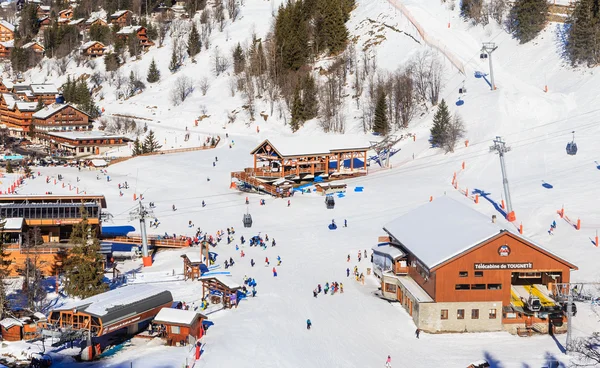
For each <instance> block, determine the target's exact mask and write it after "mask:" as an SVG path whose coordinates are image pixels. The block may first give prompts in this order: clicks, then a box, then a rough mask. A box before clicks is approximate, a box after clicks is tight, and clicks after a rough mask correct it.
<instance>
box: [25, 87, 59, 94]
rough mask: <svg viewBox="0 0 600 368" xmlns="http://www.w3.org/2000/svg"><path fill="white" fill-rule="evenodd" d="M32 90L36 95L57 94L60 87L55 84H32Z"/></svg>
mask: <svg viewBox="0 0 600 368" xmlns="http://www.w3.org/2000/svg"><path fill="white" fill-rule="evenodd" d="M30 87H31V91H32V92H33V93H34V94H36V95H55V94H57V93H58V88H56V86H55V85H54V84H32V85H30Z"/></svg>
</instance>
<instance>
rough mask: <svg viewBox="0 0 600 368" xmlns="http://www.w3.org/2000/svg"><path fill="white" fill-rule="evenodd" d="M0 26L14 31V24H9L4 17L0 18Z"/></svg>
mask: <svg viewBox="0 0 600 368" xmlns="http://www.w3.org/2000/svg"><path fill="white" fill-rule="evenodd" d="M0 26H2V27H4V28H6V29H8V30H9V31H11V32H14V31H15V26H14V25H12V24H10V23H8V22H7V21H5V20H4V19H0Z"/></svg>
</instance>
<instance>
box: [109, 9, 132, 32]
mask: <svg viewBox="0 0 600 368" xmlns="http://www.w3.org/2000/svg"><path fill="white" fill-rule="evenodd" d="M131 19H132V12H131V11H129V10H120V11H117V12H115V13H113V14H111V16H110V23H111V24H116V25H118V26H119V27H121V28H122V27H126V26H129V25H131Z"/></svg>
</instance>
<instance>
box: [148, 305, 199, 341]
mask: <svg viewBox="0 0 600 368" xmlns="http://www.w3.org/2000/svg"><path fill="white" fill-rule="evenodd" d="M205 319H207V317H206V316H205V315H203V314H200V313H198V312H194V311H191V310H183V309H176V308H163V309H161V310H160V312H158V314H157V315H156V317H155V318H154V321H152V324H153V325H155V326H156V325H162V326H164V329H162V330H163V331H164V333H165V335H164V337H165V338H166V340H167V345H169V346H181V345H186V344H188V343H194V342H195V341H196V340H197V339H199V338H201V337H202V335H203V332H204V330H203V329H202V321H203V320H205Z"/></svg>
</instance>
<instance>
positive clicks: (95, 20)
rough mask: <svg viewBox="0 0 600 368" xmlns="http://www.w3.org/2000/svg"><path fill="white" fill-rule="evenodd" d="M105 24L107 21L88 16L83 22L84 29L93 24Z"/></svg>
mask: <svg viewBox="0 0 600 368" xmlns="http://www.w3.org/2000/svg"><path fill="white" fill-rule="evenodd" d="M95 24H96V25H99V26H107V25H108V23H106V21H105V20H104V19H102V18H90V19H88V20H87V21H86V22H85V27H86V29H88V30H89V29H90V28H91V27H92V26H93V25H95Z"/></svg>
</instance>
